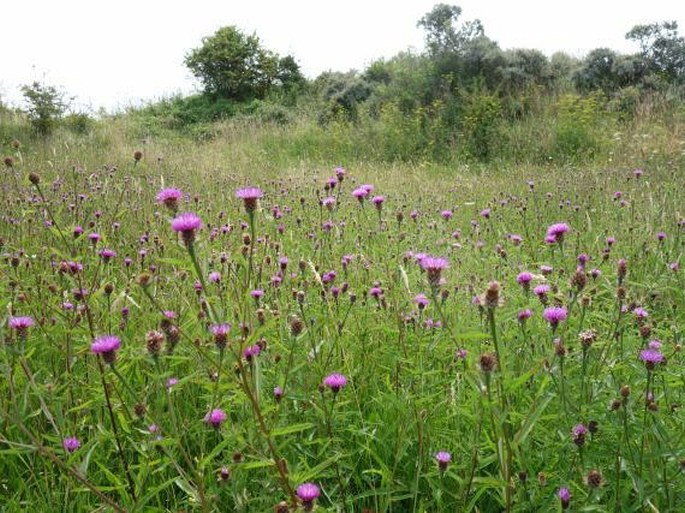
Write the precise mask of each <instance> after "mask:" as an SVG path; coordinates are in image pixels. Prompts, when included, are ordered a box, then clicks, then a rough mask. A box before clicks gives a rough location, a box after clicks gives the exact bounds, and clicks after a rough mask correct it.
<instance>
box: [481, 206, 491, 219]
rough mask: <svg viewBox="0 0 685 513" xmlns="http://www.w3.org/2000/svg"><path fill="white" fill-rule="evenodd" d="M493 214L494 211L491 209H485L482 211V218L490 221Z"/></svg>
mask: <svg viewBox="0 0 685 513" xmlns="http://www.w3.org/2000/svg"><path fill="white" fill-rule="evenodd" d="M491 213H492V210H491V209H489V208H485V209H483V210H481V211H480V216H481V217H484V218H485V219H490V214H491Z"/></svg>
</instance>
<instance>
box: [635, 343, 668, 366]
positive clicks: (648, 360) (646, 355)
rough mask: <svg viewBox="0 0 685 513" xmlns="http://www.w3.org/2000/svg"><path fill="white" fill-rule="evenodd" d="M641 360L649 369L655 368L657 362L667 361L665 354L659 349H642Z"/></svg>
mask: <svg viewBox="0 0 685 513" xmlns="http://www.w3.org/2000/svg"><path fill="white" fill-rule="evenodd" d="M640 360H642V361H643V362H644V364H645V367H646V368H647V370H650V371H651V370H654V368H655V367H656V365H657V364H660V363H663V362H664V361H665V358H664V355H663V354H661V351H659V350H658V349H651V348H650V349H644V350H643V351H640Z"/></svg>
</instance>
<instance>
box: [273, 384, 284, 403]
mask: <svg viewBox="0 0 685 513" xmlns="http://www.w3.org/2000/svg"><path fill="white" fill-rule="evenodd" d="M274 399H276V402H281V399H283V389H282V388H281V387H275V388H274Z"/></svg>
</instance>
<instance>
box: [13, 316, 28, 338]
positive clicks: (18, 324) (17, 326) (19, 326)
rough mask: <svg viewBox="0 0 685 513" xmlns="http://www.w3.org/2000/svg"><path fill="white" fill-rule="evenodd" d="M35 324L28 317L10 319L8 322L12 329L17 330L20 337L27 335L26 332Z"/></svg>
mask: <svg viewBox="0 0 685 513" xmlns="http://www.w3.org/2000/svg"><path fill="white" fill-rule="evenodd" d="M33 324H34V322H33V319H32V318H31V317H28V316H24V317H10V319H9V321H8V322H7V325H8V326H9V327H10V329H12V330H15V331H16V332H17V333H19V334H20V335H25V334H26V330H28V329H29V328H30V327H31V326H33Z"/></svg>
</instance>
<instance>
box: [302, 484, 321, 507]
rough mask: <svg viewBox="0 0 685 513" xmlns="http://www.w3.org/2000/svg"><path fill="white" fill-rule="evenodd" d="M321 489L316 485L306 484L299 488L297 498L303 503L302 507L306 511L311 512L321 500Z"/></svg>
mask: <svg viewBox="0 0 685 513" xmlns="http://www.w3.org/2000/svg"><path fill="white" fill-rule="evenodd" d="M320 493H321V492H320V491H319V487H318V486H316V485H315V484H314V483H304V484H301V485H300V486H298V487H297V496H298V497H299V499H300V500H301V501H302V507H303V508H304V510H305V511H311V510H312V508H313V507H314V501H315V500H316V499H318V498H319V495H320Z"/></svg>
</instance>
